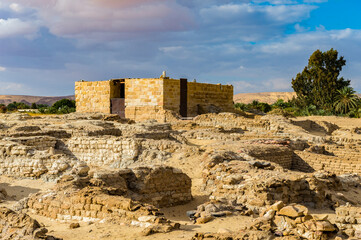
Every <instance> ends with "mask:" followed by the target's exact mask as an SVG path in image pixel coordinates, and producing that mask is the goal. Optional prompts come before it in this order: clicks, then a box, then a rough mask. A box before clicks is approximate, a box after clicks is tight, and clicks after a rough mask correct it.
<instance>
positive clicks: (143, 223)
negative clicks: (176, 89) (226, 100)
mask: <svg viewBox="0 0 361 240" xmlns="http://www.w3.org/2000/svg"><path fill="white" fill-rule="evenodd" d="M166 114H168V115H167V118H166V119H167V122H162V123H160V122H157V121H152V120H148V121H145V122H134V121H130V120H125V119H120V118H119V117H117V116H116V115H110V114H80V113H73V114H67V115H58V116H57V115H54V116H33V117H32V116H29V115H26V114H19V113H13V114H1V115H0V136H1V137H0V174H1V179H2V181H3V182H2V183H0V188H1V190H0V198H1V207H0V216H1V217H0V224H1V227H2V229H1V231H0V239H361V177H360V176H361V164H360V163H361V161H360V159H361V128H357V124H358V123H359V126H361V121H359V122H356V124H354V125H355V126H351V125H350V127H348V125H347V124H344V125H338V124H337V122H333V121H331V120H328V118H327V117H324V118H319V119H311V118H302V119H299V118H289V119H287V118H284V117H281V116H275V115H265V116H259V115H251V114H248V115H247V114H244V113H243V114H241V113H239V114H236V113H219V114H214V113H212V114H204V115H199V116H197V117H195V118H193V120H180V119H179V118H178V117H177V116H176V115H175V114H172V113H171V112H168V113H166ZM354 120H355V119H354ZM344 121H348V120H347V119H345V120H344ZM355 121H356V120H355ZM24 181H26V182H27V183H29V182H30V183H32V182H33V184H30V185H27V187H28V188H30V189H32V190H33V191H30V193H29V194H23V195H21V197H19V193H16V192H15V190H16V189H26V187H24V186H21V183H22V182H24ZM17 184H18V185H17ZM46 186H50V187H46ZM34 189H37V190H34ZM20 192H21V191H20ZM25 192H26V191H25ZM58 225H59V226H62V228H61V227H60V229H61V230H59V229H58V228H56V226H58ZM99 229H103V230H102V231H103V232H99V231H100V230H99ZM104 231H105V232H104ZM107 231H108V232H107Z"/></svg>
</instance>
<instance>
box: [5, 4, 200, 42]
mask: <svg viewBox="0 0 361 240" xmlns="http://www.w3.org/2000/svg"><path fill="white" fill-rule="evenodd" d="M7 1H9V0H7ZM12 2H15V3H13V4H18V3H19V2H22V3H23V4H24V5H26V7H28V8H32V9H34V10H35V11H36V12H37V14H36V15H37V17H38V20H39V21H41V22H42V25H43V26H46V27H47V28H48V29H49V30H50V32H51V33H53V34H55V35H57V36H62V37H72V38H102V39H106V38H110V39H119V38H124V37H126V35H127V34H128V35H131V34H149V33H151V32H166V31H171V32H172V31H184V30H187V29H189V28H190V27H193V25H194V19H193V15H192V13H191V11H190V10H189V9H188V8H186V7H184V6H182V5H180V4H178V3H177V2H176V0H132V1H124V0H122V1H119V0H107V1H102V0H76V1H74V0H47V1H46V3H44V1H43V0H41V1H40V0H33V1H28V2H23V1H20V0H15V1H12ZM13 4H12V5H13ZM14 6H15V5H14Z"/></svg>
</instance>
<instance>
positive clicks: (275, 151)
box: [244, 144, 293, 169]
mask: <svg viewBox="0 0 361 240" xmlns="http://www.w3.org/2000/svg"><path fill="white" fill-rule="evenodd" d="M244 151H245V152H247V153H248V154H249V155H250V156H252V157H255V158H257V159H259V160H265V161H270V162H274V163H277V164H279V165H280V166H282V167H283V168H286V169H291V167H292V158H293V151H292V150H291V149H290V148H288V147H283V146H272V145H266V144H262V145H259V146H247V149H244Z"/></svg>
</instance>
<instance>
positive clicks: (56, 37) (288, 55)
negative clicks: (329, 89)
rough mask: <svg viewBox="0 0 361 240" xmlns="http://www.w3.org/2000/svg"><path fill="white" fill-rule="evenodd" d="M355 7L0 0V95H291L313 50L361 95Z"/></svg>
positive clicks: (321, 2) (258, 1) (285, 1)
mask: <svg viewBox="0 0 361 240" xmlns="http://www.w3.org/2000/svg"><path fill="white" fill-rule="evenodd" d="M360 9H361V1H360V0H268V1H265V0H252V1H251V0H11V1H10V0H0V94H2V95H4V94H11V95H13V94H17V95H39V96H65V95H73V94H74V82H75V81H79V80H82V79H83V80H86V81H100V80H107V79H111V78H152V77H159V76H160V75H161V74H162V71H167V75H168V76H170V77H172V78H188V79H189V80H191V81H193V79H196V80H197V82H208V83H221V84H232V85H233V86H234V92H235V93H241V92H272V91H281V92H283V91H292V87H291V80H292V78H294V77H295V76H296V74H297V73H298V72H301V71H302V70H303V68H304V67H305V66H306V65H307V62H308V58H309V57H310V55H311V54H312V53H313V52H314V51H315V50H317V49H320V50H321V51H327V50H329V49H331V48H334V49H336V50H338V52H339V55H340V56H344V58H345V59H346V61H347V62H346V66H345V67H344V69H343V71H342V72H341V76H343V77H344V78H346V79H350V80H351V85H352V87H354V89H355V90H356V91H357V92H361V15H360V14H359V10H360Z"/></svg>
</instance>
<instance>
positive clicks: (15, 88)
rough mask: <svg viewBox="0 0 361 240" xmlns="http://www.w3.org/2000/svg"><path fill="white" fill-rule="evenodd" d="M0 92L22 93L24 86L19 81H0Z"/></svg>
mask: <svg viewBox="0 0 361 240" xmlns="http://www.w3.org/2000/svg"><path fill="white" fill-rule="evenodd" d="M0 85H1V88H0V94H19V93H20V94H21V93H24V91H23V90H24V89H25V86H24V85H23V84H21V83H13V82H0Z"/></svg>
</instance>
